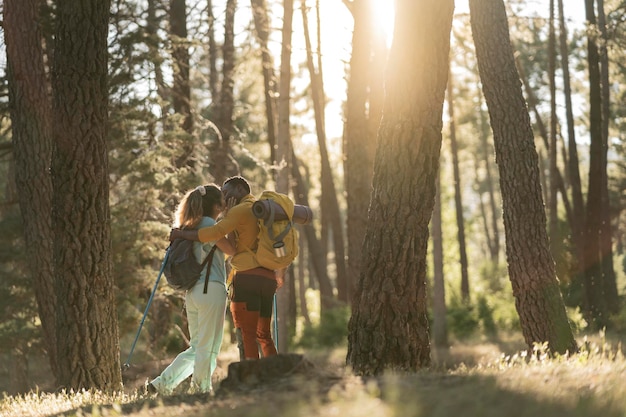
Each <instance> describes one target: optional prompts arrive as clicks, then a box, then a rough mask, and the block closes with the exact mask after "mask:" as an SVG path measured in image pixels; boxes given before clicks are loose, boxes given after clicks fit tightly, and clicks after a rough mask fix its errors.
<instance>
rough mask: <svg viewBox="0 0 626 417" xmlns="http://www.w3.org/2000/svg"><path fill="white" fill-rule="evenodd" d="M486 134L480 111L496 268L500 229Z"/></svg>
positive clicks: (489, 149) (484, 122)
mask: <svg viewBox="0 0 626 417" xmlns="http://www.w3.org/2000/svg"><path fill="white" fill-rule="evenodd" d="M479 100H480V101H481V102H482V96H481V97H480V98H479ZM481 107H482V103H481ZM488 134H489V124H488V123H487V120H486V116H485V112H484V111H482V110H480V143H481V148H482V150H483V159H484V161H485V173H486V177H485V181H486V184H487V193H488V196H489V208H490V211H491V216H490V218H491V229H492V232H493V239H492V243H493V246H491V247H490V248H489V249H490V250H491V260H492V261H493V263H494V264H495V265H496V266H497V265H498V263H499V262H500V227H499V226H498V225H499V219H500V210H499V209H498V204H497V203H496V192H495V190H494V188H495V187H494V183H495V179H494V176H493V175H492V173H491V162H490V161H491V158H492V157H493V153H492V151H491V145H490V144H489V143H488V142H487V135H488Z"/></svg>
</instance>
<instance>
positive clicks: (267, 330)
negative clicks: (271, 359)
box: [230, 268, 277, 359]
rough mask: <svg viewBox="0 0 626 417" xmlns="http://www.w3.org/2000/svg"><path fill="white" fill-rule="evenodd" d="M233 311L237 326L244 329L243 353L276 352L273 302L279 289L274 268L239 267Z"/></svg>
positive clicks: (253, 355) (250, 355)
mask: <svg viewBox="0 0 626 417" xmlns="http://www.w3.org/2000/svg"><path fill="white" fill-rule="evenodd" d="M232 290H233V294H232V297H231V303H230V311H231V312H232V314H233V321H234V323H235V328H236V329H239V330H241V336H242V339H243V357H244V358H245V359H258V358H259V347H260V348H261V352H262V354H263V356H264V357H267V356H271V355H276V353H277V352H276V346H275V345H274V341H273V340H272V332H271V322H272V307H273V306H272V305H273V300H274V294H275V293H276V279H275V278H274V272H273V271H270V270H268V269H265V268H255V269H250V270H247V271H238V272H237V273H236V274H235V277H234V278H233V288H232Z"/></svg>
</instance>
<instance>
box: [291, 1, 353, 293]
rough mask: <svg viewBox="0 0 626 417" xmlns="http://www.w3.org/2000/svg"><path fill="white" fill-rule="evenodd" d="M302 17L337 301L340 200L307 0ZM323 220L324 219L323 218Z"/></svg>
mask: <svg viewBox="0 0 626 417" xmlns="http://www.w3.org/2000/svg"><path fill="white" fill-rule="evenodd" d="M301 6H302V7H301V11H302V21H303V27H304V39H305V45H306V55H307V67H308V70H309V74H310V77H311V98H312V99H313V109H314V113H315V130H316V132H317V141H318V144H319V149H320V159H321V164H322V169H321V171H322V175H321V176H322V215H324V213H326V214H328V217H329V218H330V220H329V223H330V225H331V228H332V237H333V249H334V251H335V256H334V258H335V265H336V268H337V278H336V279H337V298H338V299H339V300H340V301H343V302H347V301H348V295H347V294H348V287H347V280H346V261H345V249H344V238H343V235H344V232H343V222H342V218H341V211H340V210H339V202H338V201H337V191H336V188H335V183H334V180H333V173H332V168H331V166H330V161H329V159H328V150H327V148H326V131H325V123H324V90H323V87H322V84H321V82H320V73H319V72H318V71H321V69H320V68H318V69H317V71H316V69H315V65H314V63H313V53H312V49H311V40H310V36H309V28H308V19H307V11H306V1H305V0H302V2H301ZM322 223H323V222H322Z"/></svg>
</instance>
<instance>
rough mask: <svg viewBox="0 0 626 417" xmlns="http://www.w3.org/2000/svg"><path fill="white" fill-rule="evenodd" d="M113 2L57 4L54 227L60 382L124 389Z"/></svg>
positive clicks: (71, 386)
mask: <svg viewBox="0 0 626 417" xmlns="http://www.w3.org/2000/svg"><path fill="white" fill-rule="evenodd" d="M108 17H109V2H108V1H106V0H81V1H74V2H59V3H58V4H57V22H56V23H57V26H56V37H55V39H56V43H55V54H54V65H53V71H52V75H53V77H52V81H53V82H52V87H53V92H54V105H53V113H52V114H53V117H54V120H55V124H54V127H53V138H54V145H55V146H54V150H53V155H52V184H53V196H52V227H53V230H54V236H55V238H54V271H55V277H56V279H55V284H56V288H55V290H56V297H57V314H56V320H57V333H56V335H57V352H58V359H59V360H58V369H59V383H60V385H61V386H63V387H65V388H67V389H82V388H86V389H89V388H96V389H101V390H106V391H113V390H120V389H121V388H122V379H121V368H120V358H119V355H120V352H119V336H118V328H117V311H116V308H115V306H116V303H115V293H114V286H113V277H112V276H111V259H110V253H111V233H110V213H109V200H108V198H109V178H108V161H107V146H106V136H107V119H108V115H107V111H108V109H107V107H108V91H107V28H108V27H107V26H108Z"/></svg>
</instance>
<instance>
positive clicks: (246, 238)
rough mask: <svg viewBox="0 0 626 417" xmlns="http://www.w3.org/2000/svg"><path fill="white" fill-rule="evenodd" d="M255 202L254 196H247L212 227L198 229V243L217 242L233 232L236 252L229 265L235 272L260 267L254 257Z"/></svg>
mask: <svg viewBox="0 0 626 417" xmlns="http://www.w3.org/2000/svg"><path fill="white" fill-rule="evenodd" d="M255 201H256V199H255V198H254V196H253V195H252V194H248V195H247V196H245V197H244V198H242V199H241V202H240V203H239V204H237V205H236V206H235V207H233V208H231V209H230V210H228V213H227V214H226V216H224V218H222V219H221V220H220V221H218V222H217V223H216V224H215V225H214V226H209V227H203V228H202V229H198V239H199V240H200V242H211V241H215V240H219V239H221V238H222V237H224V236H226V235H227V234H229V233H230V232H232V231H234V232H235V243H236V248H235V249H236V252H235V255H233V257H232V259H231V261H230V264H231V265H232V267H233V268H234V269H235V270H237V271H246V270H248V269H252V268H257V267H259V266H260V265H259V263H258V262H257V261H256V259H255V256H254V251H255V250H256V245H257V235H258V234H259V226H258V222H257V220H258V219H257V218H256V217H255V216H254V214H253V213H252V204H254V202H255Z"/></svg>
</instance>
